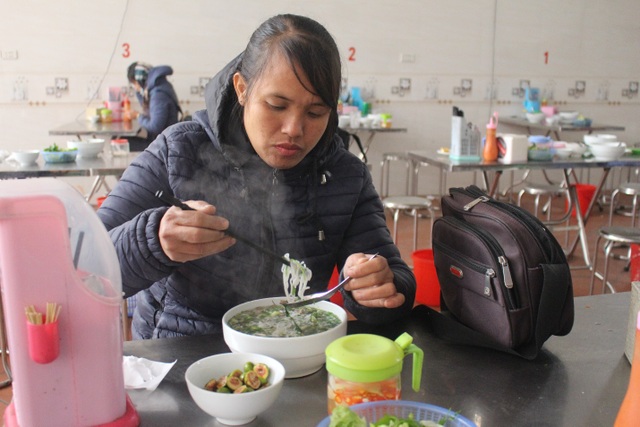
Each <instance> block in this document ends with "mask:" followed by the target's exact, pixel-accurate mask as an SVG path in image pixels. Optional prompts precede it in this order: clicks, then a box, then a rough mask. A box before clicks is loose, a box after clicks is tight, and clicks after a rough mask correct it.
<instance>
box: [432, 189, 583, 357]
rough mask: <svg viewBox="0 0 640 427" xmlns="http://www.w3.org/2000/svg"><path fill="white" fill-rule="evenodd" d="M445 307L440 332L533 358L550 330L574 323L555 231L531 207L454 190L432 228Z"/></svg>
mask: <svg viewBox="0 0 640 427" xmlns="http://www.w3.org/2000/svg"><path fill="white" fill-rule="evenodd" d="M432 240H433V254H434V262H435V266H436V271H437V274H438V280H439V281H440V288H441V312H440V313H438V312H436V311H434V310H428V313H429V317H430V319H431V324H432V326H433V328H434V331H435V332H436V334H438V335H440V336H442V337H443V338H446V339H449V340H452V341H455V342H458V343H466V344H472V345H479V346H483V347H490V348H494V349H498V350H501V351H506V352H509V353H512V354H516V355H519V356H521V357H524V358H526V359H534V358H535V357H536V356H537V354H538V351H539V350H540V348H541V347H542V345H543V344H544V342H545V341H546V340H547V339H548V338H549V337H550V336H551V335H566V334H568V333H569V332H570V331H571V328H572V326H573V316H574V310H573V285H572V281H571V273H570V270H569V265H568V263H567V259H566V257H565V254H564V252H563V250H562V247H561V246H560V244H559V243H558V241H557V240H556V239H555V237H554V236H553V235H552V234H551V232H550V231H549V230H548V229H547V228H546V227H545V226H544V225H543V224H542V222H540V221H539V220H538V219H537V218H536V217H534V216H533V215H531V214H530V213H529V212H527V211H526V210H524V209H522V208H520V207H517V206H514V205H511V204H509V203H504V202H500V201H497V200H495V199H493V198H491V197H488V196H487V195H486V194H485V193H484V192H483V191H482V190H481V189H480V188H478V187H476V186H469V187H466V188H451V189H450V190H449V194H448V195H445V196H443V197H442V217H441V218H438V219H437V220H436V221H435V223H434V226H433V233H432Z"/></svg>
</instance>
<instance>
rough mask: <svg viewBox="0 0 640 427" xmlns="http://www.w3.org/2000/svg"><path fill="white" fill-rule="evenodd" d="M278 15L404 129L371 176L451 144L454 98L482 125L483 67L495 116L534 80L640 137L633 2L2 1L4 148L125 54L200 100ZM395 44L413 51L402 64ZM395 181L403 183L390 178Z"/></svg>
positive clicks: (44, 133) (41, 129) (60, 115)
mask: <svg viewBox="0 0 640 427" xmlns="http://www.w3.org/2000/svg"><path fill="white" fill-rule="evenodd" d="M281 12H292V13H299V14H305V15H308V16H311V17H313V18H315V19H317V20H319V21H320V22H322V23H323V24H325V26H326V27H327V28H328V29H329V31H330V32H331V33H332V34H333V35H334V37H335V38H336V41H337V43H338V46H339V48H340V50H341V52H342V53H343V61H344V71H345V76H346V77H347V78H348V81H349V84H350V85H354V86H362V87H364V88H366V89H368V90H369V91H370V92H372V93H373V96H372V97H371V99H370V100H371V101H372V102H373V108H374V111H380V112H390V113H392V114H393V116H394V125H396V126H402V127H407V128H408V129H409V132H408V133H406V134H395V135H390V136H388V137H384V138H382V137H376V139H375V140H374V142H373V145H372V148H371V151H370V154H369V158H370V161H371V163H372V164H373V173H374V179H375V181H374V182H376V183H377V182H379V177H378V174H379V159H380V155H381V153H383V152H385V151H399V150H400V151H401V150H409V149H425V148H426V149H434V150H436V149H437V148H439V147H441V146H446V145H448V140H449V132H450V128H449V126H450V114H451V107H452V106H453V105H458V106H459V107H460V108H462V109H463V110H465V115H466V117H467V118H468V119H469V120H471V121H472V122H476V123H478V124H479V125H483V124H484V122H485V121H486V119H487V118H488V117H489V115H490V112H491V111H490V103H489V98H490V96H489V94H490V88H491V85H490V84H491V81H492V74H493V80H494V97H495V99H494V100H493V104H492V105H493V108H494V109H495V110H498V111H499V112H500V114H501V115H513V114H519V113H520V112H521V110H522V108H521V98H519V97H516V96H514V95H512V89H513V88H515V87H519V84H520V81H521V80H529V81H530V82H531V85H532V86H534V87H539V88H541V90H544V91H545V93H547V94H549V93H552V94H553V97H554V99H555V100H556V101H557V102H559V103H560V108H561V109H567V110H569V109H573V110H579V111H580V112H582V113H583V114H584V115H585V116H587V117H592V118H593V119H594V120H596V121H598V122H601V123H602V122H606V123H611V124H617V125H623V126H626V128H627V130H626V131H625V132H622V133H620V137H621V139H623V140H626V141H629V142H634V143H635V142H640V125H639V124H638V117H640V114H639V113H640V102H639V101H640V99H639V98H638V96H635V97H625V96H622V91H623V90H624V89H626V88H628V86H629V82H631V81H638V80H640V49H638V47H637V42H638V40H640V25H639V24H638V23H639V22H640V4H639V3H638V2H637V0H616V1H609V2H603V1H599V0H563V1H557V0H539V1H525V0H475V1H469V0H396V1H393V2H391V1H381V0H367V1H365V0H340V1H338V0H324V1H297V2H292V1H288V0H271V1H269V2H264V1H260V0H235V1H233V2H230V1H227V0H190V1H188V2H187V1H184V0H128V1H127V0H112V1H109V2H104V1H102V2H99V1H93V0H92V1H77V0H59V1H56V2H42V1H37V0H25V1H21V2H2V3H0V150H2V149H4V150H9V151H10V150H13V149H17V148H40V147H44V146H47V145H49V144H51V143H53V142H62V141H60V138H59V137H58V138H54V137H51V136H49V135H48V130H49V129H51V128H53V127H55V126H58V125H60V124H63V123H65V122H69V121H72V120H74V119H76V118H77V117H83V115H84V110H85V108H86V107H87V106H88V105H89V96H88V93H89V92H90V91H91V90H93V89H94V88H96V87H97V85H98V83H99V82H100V81H102V87H101V91H100V92H99V93H100V94H101V96H104V95H103V94H104V92H105V88H106V87H108V86H110V85H126V84H127V82H126V77H125V72H126V67H127V66H128V65H129V63H131V62H132V61H134V60H143V61H146V62H150V63H152V64H169V65H172V66H173V67H174V70H175V74H174V76H173V77H172V81H173V83H174V84H175V87H176V89H177V91H178V95H179V97H180V99H181V100H182V102H183V109H185V110H188V111H190V112H193V111H195V110H197V109H199V108H202V107H203V100H202V98H201V97H200V96H199V95H198V94H192V93H191V90H190V88H191V87H192V86H194V85H198V84H199V79H200V78H201V77H209V76H212V75H213V74H214V73H215V72H216V71H217V70H218V69H219V68H220V67H222V66H223V65H224V64H225V63H226V62H227V61H228V60H229V59H231V58H232V57H234V56H235V55H236V54H237V53H239V52H240V51H241V50H242V49H243V48H244V45H245V44H246V42H247V40H248V37H249V35H250V34H251V32H252V31H253V30H254V29H255V28H256V27H257V25H259V23H260V22H262V21H263V20H264V19H266V18H267V17H269V16H271V15H273V14H276V13H281ZM494 22H495V26H494ZM125 43H126V44H128V50H127V48H125V46H124V44H125ZM354 51H355V54H354V58H355V61H350V60H349V58H350V55H351V53H353V52H354ZM127 52H129V56H128V57H125V56H126V54H127ZM545 53H547V56H545ZM16 54H17V59H12V58H14V57H15V56H16ZM402 54H405V55H409V56H411V57H413V58H414V59H415V61H414V62H409V63H403V62H401V61H400V58H401V56H402ZM545 58H547V59H548V60H547V61H546V62H545ZM58 77H65V78H68V79H69V90H68V92H65V93H62V94H61V95H60V96H59V97H56V96H55V95H48V94H47V88H48V87H51V86H53V85H54V82H55V78H58ZM400 78H410V79H411V83H412V87H411V91H410V92H409V93H406V94H404V96H399V95H397V94H393V93H392V91H391V88H392V87H393V86H397V85H398V83H399V79H400ZM462 79H471V80H472V82H473V88H472V90H471V92H469V93H465V96H461V95H459V94H454V88H455V87H459V86H460V84H461V80H462ZM577 80H581V81H585V82H586V91H585V94H584V95H583V96H581V97H578V98H575V97H571V96H569V95H568V90H569V89H570V88H572V87H574V86H575V82H576V81H577ZM99 101H100V100H97V101H93V102H92V103H91V105H96V104H97V103H98V102H99ZM579 137H580V136H579V135H567V138H566V139H576V138H579ZM425 173H427V174H428V173H430V172H428V171H426V172H425ZM433 177H436V175H435V173H434V174H433ZM468 179H469V178H468V177H466V176H465V177H461V178H460V180H461V181H462V182H466V181H468ZM422 181H423V182H424V184H423V183H421V188H420V191H421V192H433V191H435V189H436V188H435V186H434V187H433V188H432V185H435V182H437V180H436V179H425V180H422ZM453 184H455V182H453ZM394 188H395V189H396V190H397V191H400V189H402V188H404V184H403V183H401V182H399V181H398V182H394V181H392V191H393V190H394Z"/></svg>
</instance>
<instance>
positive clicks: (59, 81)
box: [55, 77, 69, 92]
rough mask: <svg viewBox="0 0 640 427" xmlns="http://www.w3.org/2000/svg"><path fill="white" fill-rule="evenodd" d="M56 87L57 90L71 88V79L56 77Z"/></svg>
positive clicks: (62, 90)
mask: <svg viewBox="0 0 640 427" xmlns="http://www.w3.org/2000/svg"><path fill="white" fill-rule="evenodd" d="M55 87H56V90H57V91H61V92H64V91H67V90H69V79H68V78H66V77H56V80H55Z"/></svg>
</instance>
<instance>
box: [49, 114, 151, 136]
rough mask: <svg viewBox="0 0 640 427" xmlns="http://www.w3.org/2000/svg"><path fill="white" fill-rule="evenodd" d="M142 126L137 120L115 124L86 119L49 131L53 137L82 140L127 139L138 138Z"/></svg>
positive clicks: (116, 122)
mask: <svg viewBox="0 0 640 427" xmlns="http://www.w3.org/2000/svg"><path fill="white" fill-rule="evenodd" d="M139 129H140V126H139V125H138V122H137V120H132V121H128V122H125V121H115V122H106V123H103V122H96V123H94V122H91V121H89V120H86V119H84V118H82V119H77V120H74V121H73V122H69V123H65V124H63V125H60V126H58V127H55V128H53V129H50V130H49V135H51V136H75V137H77V139H79V140H81V139H82V137H83V136H84V137H92V138H98V137H103V138H111V139H113V138H127V137H132V136H136V135H137V134H138V130H139Z"/></svg>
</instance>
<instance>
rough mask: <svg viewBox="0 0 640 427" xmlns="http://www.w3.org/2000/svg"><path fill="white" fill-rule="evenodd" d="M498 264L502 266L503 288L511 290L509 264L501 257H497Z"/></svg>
mask: <svg viewBox="0 0 640 427" xmlns="http://www.w3.org/2000/svg"><path fill="white" fill-rule="evenodd" d="M498 262H499V263H500V265H501V266H502V275H503V276H504V286H505V287H506V288H507V289H512V288H513V279H512V278H511V270H509V262H508V261H507V258H506V257H505V256H503V255H500V256H499V257H498Z"/></svg>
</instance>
